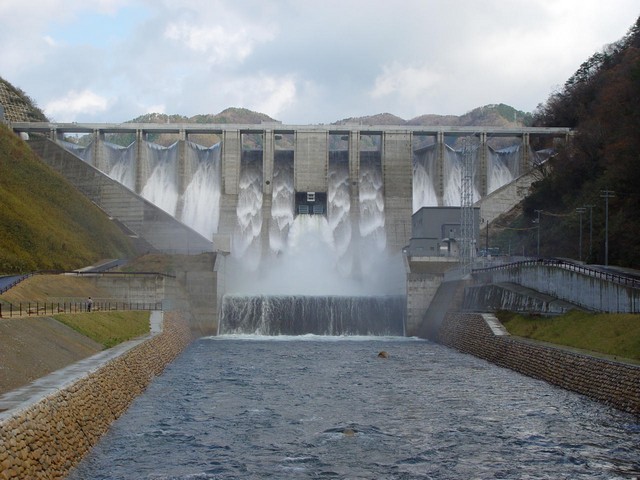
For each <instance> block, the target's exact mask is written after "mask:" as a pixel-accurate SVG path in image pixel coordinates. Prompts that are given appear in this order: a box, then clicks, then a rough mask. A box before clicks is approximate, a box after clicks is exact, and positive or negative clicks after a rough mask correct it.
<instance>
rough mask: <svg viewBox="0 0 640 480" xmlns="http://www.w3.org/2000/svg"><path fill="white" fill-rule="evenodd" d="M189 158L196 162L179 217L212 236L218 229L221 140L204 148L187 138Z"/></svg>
mask: <svg viewBox="0 0 640 480" xmlns="http://www.w3.org/2000/svg"><path fill="white" fill-rule="evenodd" d="M187 147H188V148H187V149H186V155H187V156H188V157H189V162H190V163H192V164H195V165H197V167H196V169H195V172H194V173H193V175H192V177H191V181H190V182H189V184H188V185H187V188H186V189H185V192H184V195H183V199H182V212H181V215H180V219H181V221H182V222H183V223H185V224H186V225H189V226H190V227H191V228H193V229H194V230H195V231H196V232H198V233H199V234H201V235H202V236H204V237H205V238H208V239H211V238H212V236H213V234H214V233H216V232H217V231H218V222H219V218H220V194H221V191H222V185H221V184H222V174H221V168H220V144H219V143H217V144H215V145H213V146H212V147H209V148H205V147H202V146H200V145H197V144H195V143H192V142H187Z"/></svg>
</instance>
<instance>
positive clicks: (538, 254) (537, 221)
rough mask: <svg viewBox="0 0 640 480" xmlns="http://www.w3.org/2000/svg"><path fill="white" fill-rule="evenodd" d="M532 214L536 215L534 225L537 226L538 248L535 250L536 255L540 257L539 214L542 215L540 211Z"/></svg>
mask: <svg viewBox="0 0 640 480" xmlns="http://www.w3.org/2000/svg"><path fill="white" fill-rule="evenodd" d="M534 212H536V213H537V214H538V218H537V219H536V223H537V224H538V248H537V250H536V255H537V256H538V257H539V256H540V213H542V210H534Z"/></svg>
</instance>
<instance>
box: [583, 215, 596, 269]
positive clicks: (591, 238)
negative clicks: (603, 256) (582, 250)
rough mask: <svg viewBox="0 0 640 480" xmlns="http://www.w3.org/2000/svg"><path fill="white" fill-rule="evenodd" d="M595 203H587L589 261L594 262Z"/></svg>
mask: <svg viewBox="0 0 640 480" xmlns="http://www.w3.org/2000/svg"><path fill="white" fill-rule="evenodd" d="M594 206H595V205H591V204H589V205H585V206H584V207H585V208H588V209H589V260H588V261H589V262H593V207H594Z"/></svg>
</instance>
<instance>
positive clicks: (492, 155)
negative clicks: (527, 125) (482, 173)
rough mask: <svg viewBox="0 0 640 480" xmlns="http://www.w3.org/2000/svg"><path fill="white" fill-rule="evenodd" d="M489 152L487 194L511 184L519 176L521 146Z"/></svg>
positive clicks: (490, 150)
mask: <svg viewBox="0 0 640 480" xmlns="http://www.w3.org/2000/svg"><path fill="white" fill-rule="evenodd" d="M488 151H489V159H490V161H489V173H488V182H487V183H488V185H487V190H488V192H487V193H491V192H493V191H495V190H497V189H498V188H500V187H502V186H503V185H506V184H507V183H509V182H511V181H512V180H513V179H514V177H515V176H516V175H517V169H518V162H519V159H520V145H514V146H512V147H508V148H503V149H500V150H493V149H491V148H489V149H488Z"/></svg>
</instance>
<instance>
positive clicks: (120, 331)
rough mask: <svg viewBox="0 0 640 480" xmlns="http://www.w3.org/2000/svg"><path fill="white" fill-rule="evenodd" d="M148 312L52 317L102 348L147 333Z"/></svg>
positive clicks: (76, 314)
mask: <svg viewBox="0 0 640 480" xmlns="http://www.w3.org/2000/svg"><path fill="white" fill-rule="evenodd" d="M149 316H150V313H149V312H146V311H145V312H142V311H134V312H91V313H75V314H62V315H54V317H53V318H55V319H56V320H58V321H59V322H61V323H64V324H65V325H67V326H68V327H71V328H73V329H74V330H76V331H78V332H80V333H81V334H83V335H85V336H86V337H89V338H91V339H92V340H95V341H96V342H98V343H101V344H102V345H103V346H104V348H111V347H113V346H114V345H118V344H119V343H122V342H125V341H127V340H131V339H132V338H136V337H139V336H140V335H144V334H146V333H149Z"/></svg>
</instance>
